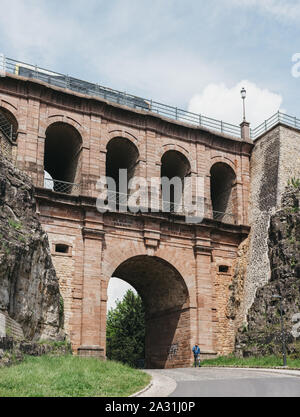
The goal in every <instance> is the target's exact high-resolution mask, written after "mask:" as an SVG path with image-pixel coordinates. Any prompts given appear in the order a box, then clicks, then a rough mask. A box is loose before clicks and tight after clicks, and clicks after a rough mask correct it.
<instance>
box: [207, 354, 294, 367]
mask: <svg viewBox="0 0 300 417" xmlns="http://www.w3.org/2000/svg"><path fill="white" fill-rule="evenodd" d="M202 365H203V366H239V367H245V368H251V367H252V368H253V367H258V368H273V367H277V366H282V365H283V358H282V356H261V357H249V358H237V357H235V356H233V355H230V356H220V357H219V358H216V359H207V360H204V361H203V362H202ZM287 366H288V367H289V368H300V358H298V359H292V358H287Z"/></svg>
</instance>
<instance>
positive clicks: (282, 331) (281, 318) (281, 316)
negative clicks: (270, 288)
mask: <svg viewBox="0 0 300 417" xmlns="http://www.w3.org/2000/svg"><path fill="white" fill-rule="evenodd" d="M272 298H276V299H279V300H280V321H281V338H282V351H283V366H286V347H285V335H284V326H283V314H282V297H281V295H273V296H272Z"/></svg>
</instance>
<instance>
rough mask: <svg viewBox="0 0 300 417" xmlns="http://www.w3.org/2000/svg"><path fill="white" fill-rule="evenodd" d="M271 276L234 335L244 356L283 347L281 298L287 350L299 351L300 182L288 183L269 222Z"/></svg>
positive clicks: (260, 353)
mask: <svg viewBox="0 0 300 417" xmlns="http://www.w3.org/2000/svg"><path fill="white" fill-rule="evenodd" d="M268 247H269V259H270V266H271V278H270V280H269V282H268V283H267V284H266V285H265V286H263V287H262V288H260V289H258V290H257V293H256V297H255V301H254V303H253V305H252V307H251V309H250V310H249V313H248V317H247V321H248V325H247V328H244V329H241V330H240V332H239V333H238V335H237V344H236V348H237V351H238V352H239V353H241V354H242V355H243V356H249V355H264V354H279V353H280V352H281V351H282V345H281V343H282V337H281V322H280V300H279V299H276V298H274V295H279V296H281V297H282V311H283V319H284V328H285V339H286V343H287V350H288V353H290V354H294V355H300V338H299V337H298V334H297V332H295V331H293V328H294V327H295V322H294V321H295V317H296V315H297V316H298V317H299V313H300V186H299V184H298V182H296V183H295V184H294V186H289V187H288V188H287V190H286V192H285V193H284V194H283V198H282V201H281V209H280V210H279V211H278V212H277V213H276V214H274V215H273V216H272V217H271V221H270V226H269V238H268ZM299 336H300V335H299Z"/></svg>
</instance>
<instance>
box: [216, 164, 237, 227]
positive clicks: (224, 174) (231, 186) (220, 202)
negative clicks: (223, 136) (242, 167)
mask: <svg viewBox="0 0 300 417" xmlns="http://www.w3.org/2000/svg"><path fill="white" fill-rule="evenodd" d="M210 175H211V187H210V192H211V202H212V209H213V217H214V219H216V220H220V221H224V222H228V223H232V222H235V218H236V208H237V204H236V174H235V172H234V170H233V169H232V168H231V167H230V166H229V165H228V164H226V163H224V162H217V163H215V164H214V165H213V166H212V167H211V170H210Z"/></svg>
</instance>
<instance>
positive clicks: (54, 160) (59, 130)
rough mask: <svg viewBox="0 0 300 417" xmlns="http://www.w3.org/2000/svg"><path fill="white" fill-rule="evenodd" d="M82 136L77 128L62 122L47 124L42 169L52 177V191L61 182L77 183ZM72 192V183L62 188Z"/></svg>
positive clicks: (58, 186) (57, 188)
mask: <svg viewBox="0 0 300 417" xmlns="http://www.w3.org/2000/svg"><path fill="white" fill-rule="evenodd" d="M81 151H82V137H81V135H80V133H79V132H78V130H77V129H75V128H74V127H73V126H72V125H70V124H67V123H64V122H55V123H53V124H51V125H50V126H48V128H47V130H46V139H45V153H44V169H45V171H47V173H49V174H50V176H51V177H52V178H53V184H54V191H59V190H60V182H62V183H70V184H74V183H79V182H80V171H81ZM62 191H63V192H66V193H71V192H72V185H70V187H67V186H66V188H65V189H64V190H62Z"/></svg>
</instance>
